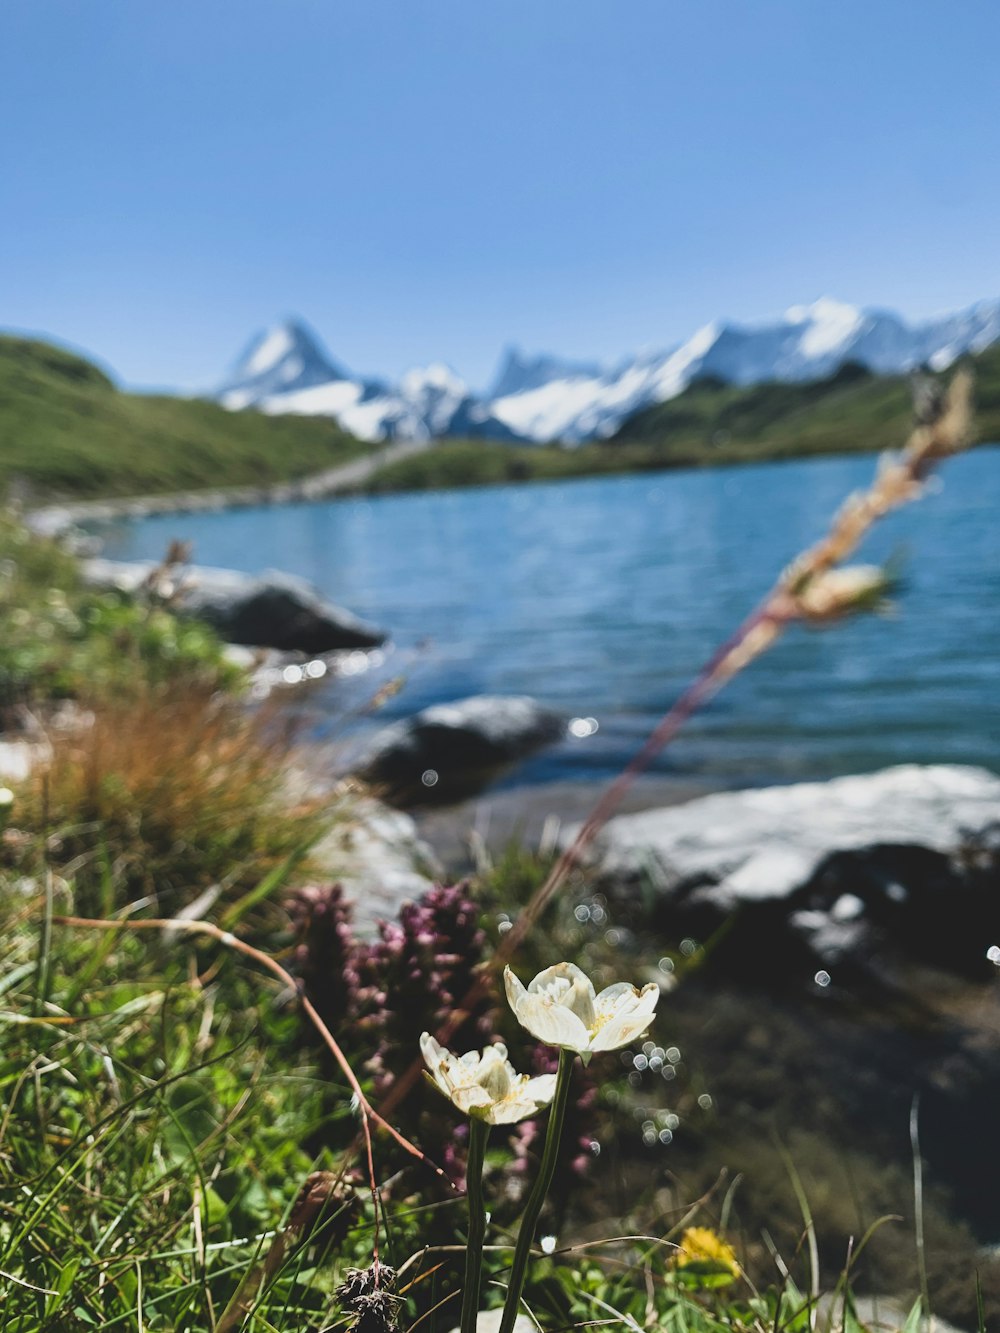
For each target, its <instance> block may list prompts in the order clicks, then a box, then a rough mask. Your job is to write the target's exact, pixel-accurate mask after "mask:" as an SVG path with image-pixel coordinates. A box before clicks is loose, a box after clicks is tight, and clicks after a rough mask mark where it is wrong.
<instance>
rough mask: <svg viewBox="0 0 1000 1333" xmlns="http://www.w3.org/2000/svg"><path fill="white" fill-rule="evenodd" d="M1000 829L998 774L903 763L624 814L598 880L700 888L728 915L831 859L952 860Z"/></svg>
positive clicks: (792, 887) (605, 844)
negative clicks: (969, 843) (945, 856)
mask: <svg viewBox="0 0 1000 1333" xmlns="http://www.w3.org/2000/svg"><path fill="white" fill-rule="evenodd" d="M998 821H1000V777H997V776H995V775H994V774H993V773H990V772H987V770H985V769H978V768H970V767H962V766H959V765H944V764H941V765H933V766H921V765H918V764H904V765H900V766H898V767H895V768H887V769H883V770H882V771H881V772H879V773H869V774H864V775H861V776H857V777H845V778H834V779H832V780H831V781H829V782H803V783H797V784H795V785H794V786H788V787H765V788H762V789H759V790H751V791H738V792H719V793H716V794H714V795H712V796H705V797H702V798H700V799H698V800H695V801H690V802H688V803H687V804H685V805H677V806H671V807H670V808H668V809H665V810H647V811H644V812H643V813H642V814H637V815H623V816H621V817H619V818H617V819H612V820H611V821H610V822H609V823H608V825H607V827H606V828H605V830H604V833H603V834H602V837H601V840H600V843H599V861H600V866H601V870H602V872H603V873H605V874H607V875H609V876H612V877H614V878H616V879H619V880H622V879H624V880H636V879H638V878H640V877H641V878H643V879H644V880H646V881H647V882H649V883H651V884H652V885H653V886H654V887H655V888H656V889H657V890H658V891H659V892H661V893H669V892H671V891H672V890H674V889H676V888H678V887H680V886H682V885H692V884H694V883H697V884H699V885H701V886H702V887H700V888H699V889H698V890H697V892H698V894H699V898H700V899H701V900H703V901H706V902H710V903H712V904H713V905H715V906H716V907H719V908H721V909H725V908H730V907H734V906H736V905H737V904H738V903H742V902H750V901H763V900H766V899H776V898H788V897H789V896H790V895H792V894H793V893H794V892H795V891H796V890H797V889H799V888H801V887H802V886H803V885H804V884H807V883H808V882H809V881H810V879H812V877H813V876H814V875H815V873H816V871H817V870H818V869H819V867H820V866H821V865H822V863H823V862H824V861H825V860H826V859H827V858H828V857H830V856H831V855H833V854H834V853H843V852H851V851H860V850H863V849H866V848H870V847H875V846H880V845H902V846H916V847H924V848H928V849H930V850H933V851H937V852H941V853H950V852H953V851H955V850H956V849H957V848H958V847H959V846H960V845H961V844H962V843H963V842H964V841H966V840H967V839H968V838H969V836H970V835H979V834H982V833H983V832H984V831H985V830H986V829H987V828H988V827H989V826H990V825H991V824H996V823H997V822H998ZM572 833H573V830H570V831H569V832H568V833H567V835H566V836H567V838H569V837H571V836H572Z"/></svg>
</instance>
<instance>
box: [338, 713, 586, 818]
mask: <svg viewBox="0 0 1000 1333" xmlns="http://www.w3.org/2000/svg"><path fill="white" fill-rule="evenodd" d="M565 732H566V723H565V719H564V718H562V717H561V716H560V715H559V714H557V713H554V712H552V711H551V710H550V709H548V708H545V707H543V705H542V704H540V703H538V702H537V700H535V699H532V698H529V697H528V696H526V695H487V694H480V695H473V696H471V697H470V698H468V699H459V700H457V701H456V702H454V703H448V704H435V705H434V706H433V707H431V708H425V709H424V710H423V711H422V712H420V713H417V714H415V715H414V716H413V717H409V718H405V719H403V720H402V721H399V722H394V723H393V724H392V725H391V726H388V727H385V728H384V729H383V730H382V731H380V732H378V733H377V734H376V735H375V737H374V738H373V739H372V740H371V742H369V744H368V746H367V748H366V749H365V750H364V751H363V753H362V755H361V756H360V758H359V759H358V760H357V762H356V764H355V772H356V773H357V774H358V775H359V776H360V777H362V778H364V779H365V781H366V782H369V783H371V784H372V785H373V786H375V787H376V788H378V789H379V791H380V792H381V794H382V795H383V796H384V797H385V798H386V799H388V800H391V801H393V802H394V803H398V804H406V803H414V804H416V803H424V802H438V801H440V802H446V801H450V800H453V799H456V798H457V797H460V796H468V795H470V794H472V793H473V792H474V791H476V790H478V789H479V788H481V787H482V786H483V785H484V784H485V783H486V782H488V781H489V780H490V779H491V778H492V777H494V776H495V775H496V773H497V772H498V770H500V769H502V768H504V767H506V766H507V765H509V764H512V763H514V762H516V761H517V760H518V759H521V758H523V757H524V756H525V755H528V754H531V753H532V751H534V750H537V749H539V748H540V747H541V746H543V745H547V744H550V743H551V742H553V741H557V740H560V739H562V737H563V736H564V735H565Z"/></svg>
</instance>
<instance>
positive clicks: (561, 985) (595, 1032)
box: [503, 963, 660, 1064]
mask: <svg viewBox="0 0 1000 1333" xmlns="http://www.w3.org/2000/svg"><path fill="white" fill-rule="evenodd" d="M503 978H504V984H505V985H506V987H507V999H508V1000H509V1001H510V1007H511V1008H512V1009H513V1010H514V1016H515V1017H516V1018H517V1021H518V1022H519V1023H520V1024H521V1026H522V1027H524V1028H527V1029H528V1031H529V1032H530V1033H531V1035H532V1036H533V1037H537V1038H538V1040H539V1041H544V1042H545V1043H546V1044H547V1045H549V1046H562V1047H565V1049H566V1050H568V1051H577V1052H578V1053H579V1054H580V1055H581V1056H582V1057H583V1061H584V1064H586V1063H587V1061H588V1060H589V1059H590V1057H591V1055H592V1054H593V1053H594V1052H595V1051H615V1050H617V1049H618V1047H619V1046H627V1045H628V1043H629V1042H630V1041H634V1040H635V1039H636V1037H639V1036H641V1035H642V1034H643V1033H644V1032H645V1031H646V1029H647V1028H648V1027H649V1025H650V1023H651V1022H652V1020H653V1015H654V1013H655V1011H656V1002H657V1000H658V999H659V998H660V988H659V986H657V984H656V982H655V981H651V982H650V983H649V984H648V985H646V986H643V988H642V990H637V989H636V987H635V986H631V985H629V983H628V982H627V981H619V982H616V983H615V985H613V986H607V987H605V989H604V990H602V991H601V993H600V995H598V994H597V993H596V992H595V990H594V986H593V983H592V982H591V980H590V978H589V977H587V976H586V975H585V974H584V973H583V972H581V971H580V969H579V968H578V967H576V966H575V965H574V964H573V963H557V964H556V965H555V967H547V968H546V969H545V971H544V972H539V974H538V976H537V977H535V979H534V981H532V982H531V983H530V984H529V986H528V988H527V990H526V989H525V988H524V986H522V984H521V982H520V981H518V979H517V977H516V976H515V975H514V973H513V972H512V971H511V970H510V968H509V967H508V968H505V969H504V974H503Z"/></svg>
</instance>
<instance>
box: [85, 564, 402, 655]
mask: <svg viewBox="0 0 1000 1333" xmlns="http://www.w3.org/2000/svg"><path fill="white" fill-rule="evenodd" d="M155 568H156V566H155V565H154V564H153V563H152V562H149V561H138V562H135V563H125V562H122V561H118V560H103V559H92V560H86V561H84V564H83V573H84V578H85V579H86V580H87V582H88V583H91V584H93V585H94V586H96V587H101V588H119V589H121V590H122V591H124V592H129V593H134V592H137V591H139V590H140V589H141V588H142V587H143V585H144V584H145V583H146V582H147V580H148V579H149V576H150V573H151V572H152V571H153V570H154V569H155ZM172 606H173V609H174V610H176V611H177V612H178V614H180V615H185V616H190V617H191V618H193V619H196V620H202V621H204V622H205V623H206V624H209V625H211V626H212V628H213V629H214V630H216V631H217V632H218V634H219V635H221V637H222V638H224V639H225V640H226V641H227V642H228V643H235V644H242V645H246V646H248V647H254V648H277V649H281V650H283V651H291V650H295V651H298V652H303V653H309V654H315V653H326V652H333V651H335V650H337V649H342V648H375V647H377V646H378V645H379V644H381V643H384V642H385V635H384V634H383V633H382V632H381V631H380V630H378V629H376V628H375V626H373V625H369V624H367V623H366V622H365V621H363V620H360V619H359V618H358V617H357V616H355V615H353V614H352V613H351V612H350V611H345V610H344V609H343V608H342V607H339V606H335V605H334V604H333V603H332V602H329V601H327V600H326V598H325V597H323V596H322V594H321V593H319V592H318V591H317V590H316V589H315V588H314V587H313V586H312V584H310V583H307V582H306V581H305V579H300V578H296V577H295V576H294V575H292V574H282V573H279V572H277V571H274V570H269V571H267V572H266V573H264V574H260V575H251V574H241V573H239V572H237V571H236V570H231V569H209V568H206V567H204V566H195V567H194V568H192V569H191V570H190V571H186V572H185V573H184V575H183V578H182V579H181V580H180V581H179V585H178V593H177V596H176V599H175V601H174V602H173V603H172Z"/></svg>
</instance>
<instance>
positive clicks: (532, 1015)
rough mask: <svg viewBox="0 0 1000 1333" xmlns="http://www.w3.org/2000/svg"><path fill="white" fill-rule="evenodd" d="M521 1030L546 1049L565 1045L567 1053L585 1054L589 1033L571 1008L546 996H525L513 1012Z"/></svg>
mask: <svg viewBox="0 0 1000 1333" xmlns="http://www.w3.org/2000/svg"><path fill="white" fill-rule="evenodd" d="M514 1015H515V1017H516V1018H517V1021H518V1022H519V1023H520V1024H521V1026H522V1027H523V1028H527V1030H528V1031H529V1032H530V1033H531V1035H532V1036H533V1037H537V1038H538V1040H539V1041H544V1042H545V1044H546V1045H547V1046H565V1047H566V1049H567V1050H570V1051H585V1050H586V1049H587V1048H588V1046H589V1045H590V1033H589V1032H588V1031H587V1029H586V1028H585V1027H584V1025H583V1023H582V1022H581V1020H580V1019H579V1018H577V1016H576V1014H574V1013H573V1011H572V1009H567V1008H566V1007H565V1006H564V1005H561V1004H558V1003H556V1002H554V1001H552V1000H550V999H548V997H546V996H541V995H527V996H525V998H524V1000H522V1002H521V1003H520V1004H519V1005H518V1006H517V1008H516V1009H515V1010H514Z"/></svg>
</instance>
